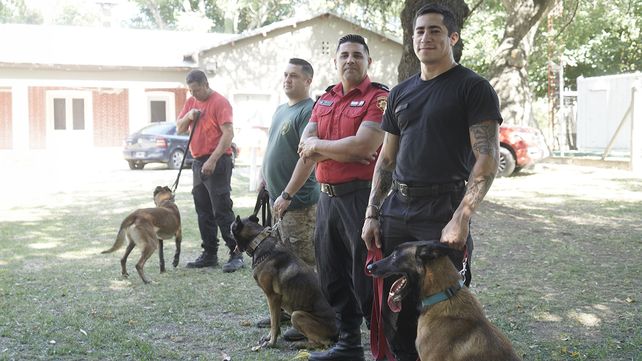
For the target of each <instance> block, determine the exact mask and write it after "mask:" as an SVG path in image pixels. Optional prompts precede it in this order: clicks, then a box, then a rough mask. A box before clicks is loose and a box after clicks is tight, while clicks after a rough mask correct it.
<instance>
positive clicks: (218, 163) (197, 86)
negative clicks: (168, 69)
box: [176, 70, 243, 272]
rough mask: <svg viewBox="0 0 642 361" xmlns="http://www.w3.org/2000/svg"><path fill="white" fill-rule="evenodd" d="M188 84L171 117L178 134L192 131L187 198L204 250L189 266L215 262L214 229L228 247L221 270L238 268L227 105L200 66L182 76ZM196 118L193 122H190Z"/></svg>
mask: <svg viewBox="0 0 642 361" xmlns="http://www.w3.org/2000/svg"><path fill="white" fill-rule="evenodd" d="M187 86H188V88H189V92H190V94H192V97H191V98H189V99H188V100H187V102H185V106H183V110H182V111H181V113H180V114H179V116H178V120H177V121H176V126H177V131H178V132H179V133H184V132H187V131H188V130H189V131H190V132H193V133H194V134H193V135H192V141H191V143H190V147H189V149H190V152H191V153H192V156H193V157H194V163H193V164H192V173H193V177H194V183H193V188H192V196H193V197H194V206H195V208H196V215H197V217H198V228H199V231H200V233H201V239H202V243H201V247H203V253H202V254H201V255H200V257H198V258H197V259H196V260H195V261H194V262H190V263H188V264H187V267H188V268H202V267H214V266H216V265H218V257H217V253H218V237H217V234H218V233H217V228H218V229H220V231H221V236H222V237H223V240H224V241H225V245H226V246H227V248H229V256H230V258H229V260H228V261H227V263H225V265H223V271H224V272H234V271H236V270H237V269H239V268H241V267H243V255H242V254H241V253H235V252H234V249H235V248H236V241H235V240H234V237H232V234H231V233H230V226H231V225H232V222H234V212H233V211H232V199H231V197H230V192H231V191H232V187H231V178H232V167H233V164H232V157H231V155H232V148H231V145H232V138H233V137H234V128H233V127H232V107H231V106H230V103H229V102H228V101H227V99H225V98H224V97H223V96H222V95H221V94H219V93H217V92H215V91H214V90H212V89H211V88H210V86H209V83H208V81H207V76H206V75H205V73H204V72H202V71H201V70H192V71H190V72H189V74H187ZM195 121H196V123H195Z"/></svg>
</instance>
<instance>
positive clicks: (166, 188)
mask: <svg viewBox="0 0 642 361" xmlns="http://www.w3.org/2000/svg"><path fill="white" fill-rule="evenodd" d="M163 190H164V191H165V192H170V193H171V192H172V190H171V189H169V187H168V186H164V187H163Z"/></svg>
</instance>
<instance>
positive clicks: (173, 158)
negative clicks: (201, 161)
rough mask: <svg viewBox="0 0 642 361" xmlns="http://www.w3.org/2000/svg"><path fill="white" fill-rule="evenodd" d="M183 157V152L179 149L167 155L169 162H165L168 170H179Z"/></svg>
mask: <svg viewBox="0 0 642 361" xmlns="http://www.w3.org/2000/svg"><path fill="white" fill-rule="evenodd" d="M184 156H185V152H183V151H182V150H180V149H175V150H174V151H173V152H172V154H170V155H169V162H167V167H169V169H178V168H180V167H181V163H183V157H184Z"/></svg>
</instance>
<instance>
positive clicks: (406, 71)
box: [397, 0, 470, 82]
mask: <svg viewBox="0 0 642 361" xmlns="http://www.w3.org/2000/svg"><path fill="white" fill-rule="evenodd" d="M430 3H439V4H444V5H446V6H448V7H449V8H450V9H451V10H452V11H453V13H454V14H455V18H456V19H457V25H458V26H459V28H460V29H461V28H462V27H463V26H464V20H465V19H466V18H467V17H468V15H469V14H470V9H469V8H468V5H466V3H465V2H464V1H463V0H441V1H428V0H406V1H405V3H404V7H403V10H402V11H401V27H402V29H403V53H402V55H401V61H400V62H399V67H398V73H397V79H398V80H399V81H400V82H401V81H403V80H405V79H407V78H408V77H409V76H411V75H413V74H415V73H417V72H419V60H418V59H417V56H415V51H414V49H413V47H412V34H413V32H414V24H413V21H414V18H415V13H416V12H417V10H419V9H420V8H421V7H422V6H424V5H426V4H430ZM463 49H464V41H463V39H461V38H460V39H459V42H457V44H456V45H455V49H454V53H455V54H454V55H455V61H459V59H460V58H461V54H462V50H463Z"/></svg>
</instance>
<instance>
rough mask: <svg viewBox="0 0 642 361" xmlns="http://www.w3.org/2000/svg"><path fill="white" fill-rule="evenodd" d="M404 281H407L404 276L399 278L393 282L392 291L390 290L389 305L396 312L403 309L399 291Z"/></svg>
mask: <svg viewBox="0 0 642 361" xmlns="http://www.w3.org/2000/svg"><path fill="white" fill-rule="evenodd" d="M403 282H405V280H404V277H401V278H399V279H398V280H396V281H395V283H393V284H392V286H391V287H390V292H388V307H390V310H391V311H392V312H395V313H397V312H400V311H401V297H400V296H399V295H398V294H397V291H398V290H399V289H401V288H402V287H403V285H402V284H403Z"/></svg>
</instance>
